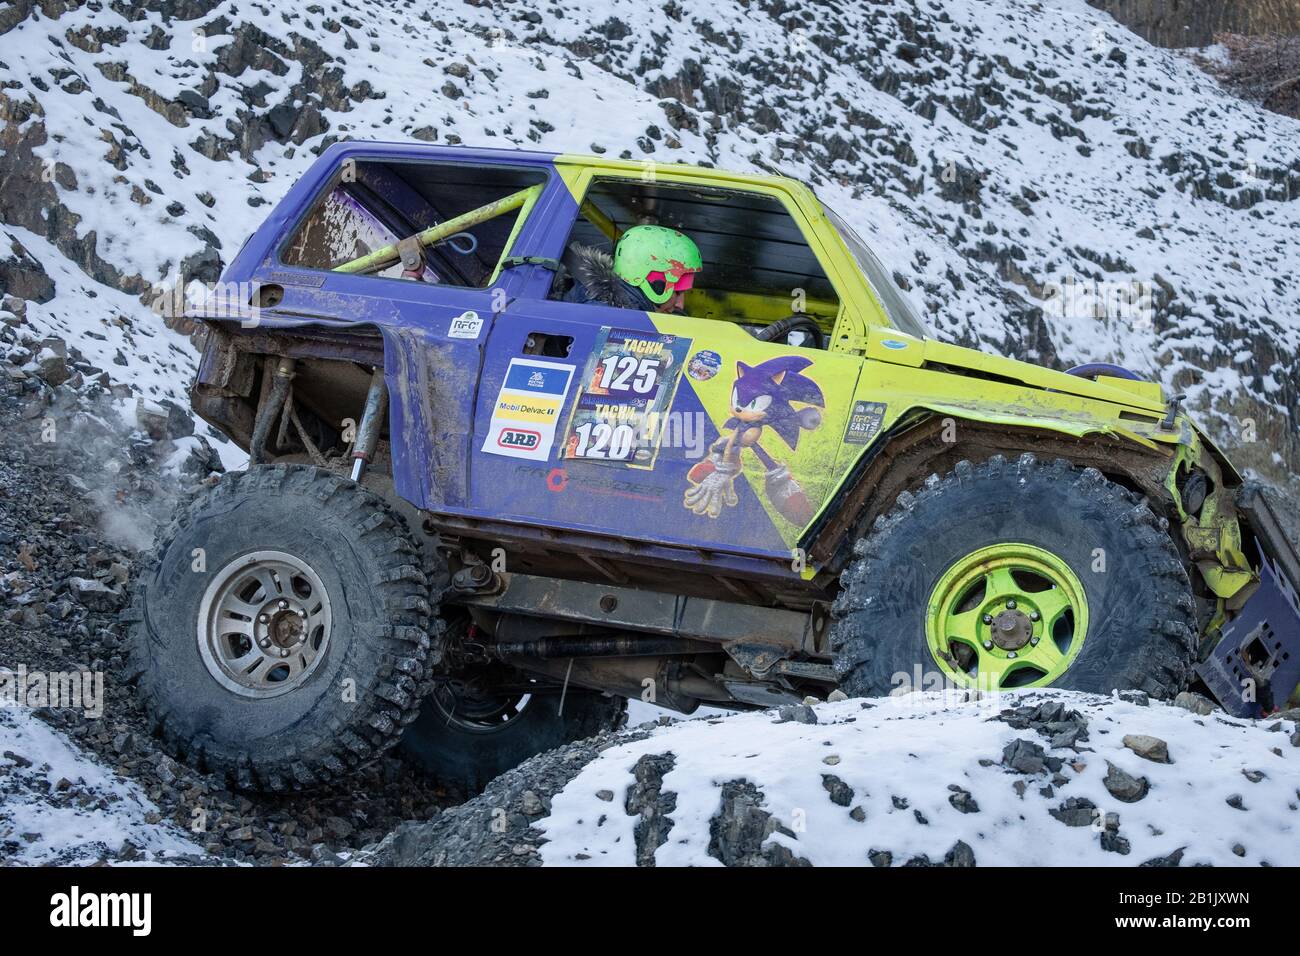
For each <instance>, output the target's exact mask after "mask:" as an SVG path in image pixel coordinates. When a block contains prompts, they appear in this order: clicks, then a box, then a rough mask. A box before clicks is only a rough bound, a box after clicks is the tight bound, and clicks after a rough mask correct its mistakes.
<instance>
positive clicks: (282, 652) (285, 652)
mask: <svg viewBox="0 0 1300 956" xmlns="http://www.w3.org/2000/svg"><path fill="white" fill-rule="evenodd" d="M280 656H281V657H288V656H289V648H287V647H282V648H280Z"/></svg>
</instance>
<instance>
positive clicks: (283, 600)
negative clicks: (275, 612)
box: [280, 598, 289, 611]
mask: <svg viewBox="0 0 1300 956" xmlns="http://www.w3.org/2000/svg"><path fill="white" fill-rule="evenodd" d="M288 606H289V602H288V601H286V600H285V599H284V598H280V610H282V611H283V610H284V609H285V608H287V607H288Z"/></svg>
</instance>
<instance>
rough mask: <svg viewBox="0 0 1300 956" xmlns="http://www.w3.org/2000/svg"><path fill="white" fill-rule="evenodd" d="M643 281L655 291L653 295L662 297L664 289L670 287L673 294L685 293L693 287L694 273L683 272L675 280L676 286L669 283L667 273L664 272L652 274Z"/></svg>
mask: <svg viewBox="0 0 1300 956" xmlns="http://www.w3.org/2000/svg"><path fill="white" fill-rule="evenodd" d="M645 281H646V282H647V283H648V284H649V286H650V288H652V289H654V290H655V295H662V294H663V291H664V289H665V288H667V287H668V286H670V285H671V286H672V290H673V291H674V292H686V291H687V290H689V289H691V288H693V287H694V285H695V273H694V272H683V273H682V274H681V275H680V276H679V277H678V278H677V282H676V284H673V283H671V282H670V281H669V278H668V275H667V273H664V272H652V273H650V274H649V275H648V276H646V277H645Z"/></svg>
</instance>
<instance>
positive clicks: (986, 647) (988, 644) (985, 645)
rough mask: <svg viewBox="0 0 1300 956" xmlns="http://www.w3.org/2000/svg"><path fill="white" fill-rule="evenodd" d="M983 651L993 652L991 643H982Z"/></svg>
mask: <svg viewBox="0 0 1300 956" xmlns="http://www.w3.org/2000/svg"><path fill="white" fill-rule="evenodd" d="M984 650H986V651H991V650H993V642H992V641H985V642H984Z"/></svg>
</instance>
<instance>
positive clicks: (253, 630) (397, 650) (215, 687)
mask: <svg viewBox="0 0 1300 956" xmlns="http://www.w3.org/2000/svg"><path fill="white" fill-rule="evenodd" d="M422 560H423V559H422V557H421V555H420V552H419V549H418V548H417V546H416V544H415V542H414V541H413V539H412V537H411V535H410V532H409V530H408V529H407V527H406V525H405V523H404V522H403V521H402V520H401V519H400V518H399V517H398V516H397V515H396V513H395V512H393V510H392V509H391V508H389V507H388V505H386V504H385V503H384V501H383V500H382V499H381V498H380V497H378V496H377V495H375V494H373V493H372V492H370V491H368V490H366V489H364V488H362V487H360V486H358V485H356V484H354V483H353V482H351V481H349V480H348V479H346V478H343V477H341V476H339V475H336V474H333V473H331V472H327V471H324V470H321V469H318V468H312V467H308V466H303V465H283V464H281V465H273V466H262V467H256V468H253V469H250V470H249V471H247V472H242V473H237V474H231V475H227V476H225V477H223V478H222V479H221V480H220V481H219V482H218V483H217V484H216V485H214V486H213V487H212V488H210V489H209V490H207V491H206V492H204V493H203V494H201V495H200V496H199V497H198V498H196V499H195V500H194V501H193V502H192V503H191V504H190V505H189V506H188V508H186V509H185V510H183V511H182V512H181V513H180V514H179V515H178V516H177V518H176V519H175V521H174V522H173V524H172V526H171V528H170V529H169V530H168V532H167V533H166V534H165V536H164V537H163V538H162V541H161V544H160V545H159V546H158V548H157V550H156V551H155V553H154V556H153V559H152V561H151V563H150V565H149V567H147V568H146V569H145V570H144V571H143V573H142V574H141V576H140V579H139V582H138V584H137V587H136V592H135V598H134V601H133V604H132V616H133V617H134V619H135V623H134V626H133V643H134V646H133V654H134V661H135V664H136V670H137V671H138V672H139V674H140V682H139V688H138V689H139V693H140V695H141V698H142V702H143V704H144V707H145V710H146V712H147V713H148V715H149V717H150V719H151V721H152V723H153V725H154V728H155V730H156V731H157V732H158V734H159V735H160V736H161V737H162V739H163V742H164V744H165V745H166V746H167V747H168V748H169V749H170V750H171V751H172V752H174V753H176V754H177V755H178V756H180V757H182V758H184V759H186V760H187V761H188V762H189V763H191V764H193V765H194V766H196V767H198V768H199V769H202V770H206V771H209V772H212V773H216V774H219V775H220V776H222V777H223V778H224V779H225V780H226V781H227V782H228V783H229V784H230V785H231V786H234V787H237V788H239V789H245V790H267V791H285V790H301V789H306V788H309V787H312V786H315V785H318V784H323V783H326V782H329V781H332V780H338V779H340V778H342V777H344V776H346V775H347V774H348V773H349V772H350V771H351V770H353V769H354V768H356V767H358V766H360V765H362V764H363V763H365V762H368V761H369V760H371V759H372V758H374V757H375V756H377V755H378V754H380V753H382V752H383V751H385V750H387V749H388V748H389V747H391V746H392V745H393V744H395V743H396V742H397V739H398V736H399V735H400V733H401V730H402V728H403V726H405V725H406V724H408V723H410V722H411V721H413V720H414V719H415V716H416V714H417V712H418V706H419V701H420V698H421V696H422V691H423V689H424V687H426V686H427V685H426V684H425V682H426V681H427V679H428V676H429V671H430V669H431V667H432V665H433V664H434V663H435V662H436V661H437V660H438V658H439V656H440V654H441V648H442V637H441V635H442V631H443V626H442V622H441V621H440V620H438V619H437V618H436V617H433V613H432V609H431V608H430V605H429V600H428V596H429V589H428V584H427V579H426V574H425V570H424V569H423V568H422V567H421V562H422Z"/></svg>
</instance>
